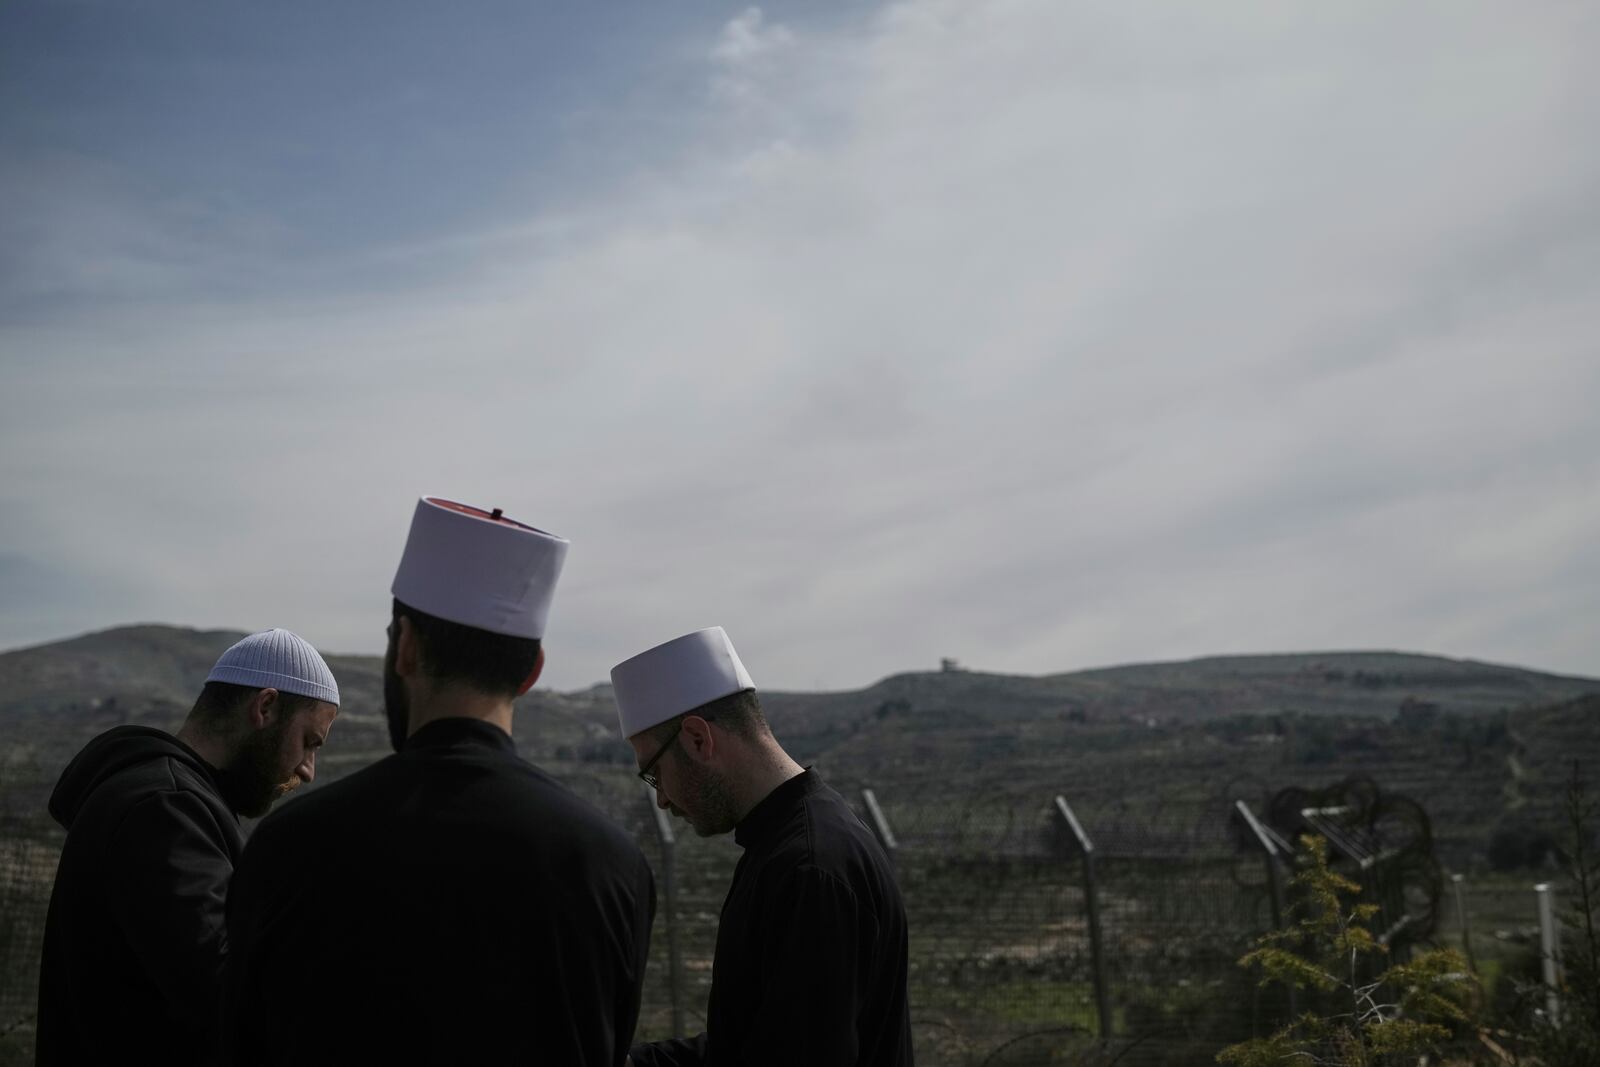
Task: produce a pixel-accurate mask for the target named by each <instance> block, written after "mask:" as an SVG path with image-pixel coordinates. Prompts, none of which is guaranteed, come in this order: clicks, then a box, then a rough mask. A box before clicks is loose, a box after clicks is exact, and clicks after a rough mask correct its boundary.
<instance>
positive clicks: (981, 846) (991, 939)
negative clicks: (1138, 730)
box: [0, 764, 1538, 1067]
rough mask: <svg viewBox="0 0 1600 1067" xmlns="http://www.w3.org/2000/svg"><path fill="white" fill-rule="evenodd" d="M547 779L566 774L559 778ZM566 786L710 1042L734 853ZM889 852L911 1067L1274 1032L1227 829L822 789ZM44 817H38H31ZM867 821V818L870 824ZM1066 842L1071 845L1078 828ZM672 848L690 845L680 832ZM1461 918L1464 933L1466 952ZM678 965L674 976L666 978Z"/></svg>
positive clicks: (1210, 1042) (1500, 949) (37, 853)
mask: <svg viewBox="0 0 1600 1067" xmlns="http://www.w3.org/2000/svg"><path fill="white" fill-rule="evenodd" d="M557 770H558V771H559V770H560V768H557ZM565 770H566V773H565V774H563V778H564V780H565V781H566V782H567V784H568V785H569V786H570V787H571V788H572V789H573V790H574V791H575V792H577V793H578V794H579V795H581V796H583V797H585V798H586V799H589V800H590V801H592V802H594V803H595V804H597V805H598V806H599V807H600V808H601V809H602V810H604V811H605V812H607V814H609V815H610V816H611V817H612V818H613V819H615V820H617V821H618V822H619V823H620V824H621V825H623V826H624V827H625V828H627V829H628V831H629V832H630V833H632V834H633V835H634V836H635V838H636V839H637V840H638V841H639V843H640V845H641V847H642V848H643V849H644V851H645V853H646V855H647V856H648V858H649V860H650V862H651V864H652V866H653V867H654V869H655V870H656V872H657V881H658V897H659V899H658V912H657V920H656V927H655V936H654V943H653V945H652V948H651V957H650V964H649V968H648V971H647V973H646V988H645V998H644V1010H643V1012H642V1014H641V1018H640V1024H639V1037H640V1039H642V1040H649V1039H656V1038H663V1037H668V1036H672V1035H673V1034H674V1033H678V1032H687V1033H694V1032H697V1031H698V1030H699V1029H701V1028H703V1026H704V1022H705V1007H706V998H707V994H708V992H709V990H710V985H711V963H712V956H713V952H714V946H715V941H716V931H717V922H718V915H719V913H720V910H721V907H722V900H723V897H724V895H725V893H726V891H727V888H728V884H729V881H730V879H731V877H732V873H733V868H734V865H735V863H736V861H737V859H738V856H739V849H738V847H737V846H736V845H735V844H734V843H733V841H732V840H731V837H726V836H724V837H718V838H710V839H702V838H698V837H695V836H694V835H693V834H692V833H672V832H671V830H672V828H671V827H670V826H669V827H666V828H665V831H664V829H663V824H662V823H660V822H659V821H658V819H657V818H656V812H655V810H654V808H653V805H652V804H651V802H650V798H649V797H648V796H647V795H646V794H645V792H644V790H643V789H642V787H641V786H640V785H639V784H638V782H637V781H635V780H634V779H633V778H632V776H631V775H629V774H627V773H626V771H625V770H624V769H621V768H610V767H603V768H592V767H584V766H582V765H577V764H572V765H568V767H567V768H565ZM831 784H833V785H834V786H835V787H836V788H839V789H840V791H841V792H842V793H844V794H845V796H846V797H847V798H848V799H849V800H850V801H851V802H852V803H853V804H855V805H856V807H857V810H858V812H859V813H860V814H861V815H862V817H863V821H865V822H867V823H868V825H870V826H874V827H875V829H876V830H877V831H878V832H879V834H880V839H882V840H884V841H885V843H886V844H888V845H890V846H892V847H891V848H890V851H891V855H892V862H893V863H894V865H895V868H896V872H897V876H898V878H899V880H900V884H901V887H902V891H903V894H904V897H905V902H906V908H907V912H908V916H909V921H910V943H911V949H910V999H911V1007H912V1021H913V1033H914V1039H915V1042H916V1053H917V1062H918V1063H920V1064H924V1065H929V1067H941V1065H963V1067H967V1065H971V1067H977V1065H983V1064H990V1065H1001V1064H1011V1065H1016V1064H1031V1063H1054V1064H1099V1063H1110V1062H1111V1061H1112V1060H1116V1061H1117V1062H1118V1063H1120V1064H1125V1065H1128V1067H1137V1065H1147V1067H1149V1065H1158V1064H1174V1065H1176V1064H1185V1065H1187V1064H1195V1063H1208V1062H1211V1061H1212V1059H1213V1057H1214V1055H1215V1053H1216V1051H1217V1050H1218V1049H1220V1048H1221V1047H1222V1046H1224V1045H1226V1044H1228V1043H1230V1042H1233V1041H1237V1040H1241V1039H1244V1038H1247V1037H1250V1036H1252V1035H1254V1034H1262V1033H1265V1032H1267V1031H1269V1030H1271V1029H1272V1028H1274V1027H1276V1026H1277V1025H1278V1024H1280V1023H1281V1022H1282V1021H1283V1020H1284V1018H1285V1017H1286V1013H1287V1011H1288V1008H1289V1005H1288V1003H1287V1002H1286V1000H1285V998H1284V997H1283V996H1282V994H1281V993H1278V992H1275V991H1270V990H1268V991H1263V990H1261V989H1259V988H1258V987H1257V986H1256V983H1255V981H1254V979H1253V977H1252V976H1251V975H1249V974H1247V973H1245V972H1244V971H1242V970H1241V969H1240V968H1239V967H1238V965H1237V960H1238V958H1239V956H1241V955H1242V954H1243V953H1244V952H1245V951H1246V950H1247V949H1248V947H1249V946H1250V944H1251V942H1252V940H1253V939H1254V938H1255V937H1257V936H1259V935H1260V934H1261V933H1263V932H1265V931H1266V930H1268V929H1270V928H1271V927H1272V925H1273V923H1274V921H1276V920H1278V919H1279V910H1280V909H1281V889H1282V887H1281V884H1280V885H1279V886H1278V887H1277V888H1278V891H1279V896H1280V899H1279V900H1277V901H1275V900H1274V884H1273V883H1274V879H1275V878H1276V877H1282V876H1283V874H1284V872H1283V870H1282V868H1281V866H1280V867H1279V868H1277V870H1278V874H1276V875H1275V874H1274V870H1275V868H1274V861H1273V860H1272V859H1271V858H1270V857H1269V856H1267V855H1265V854H1264V852H1263V850H1262V849H1261V847H1260V841H1259V838H1257V837H1255V836H1254V835H1252V833H1251V832H1250V829H1249V827H1248V826H1246V825H1243V823H1242V821H1241V819H1240V818H1239V817H1238V814H1237V812H1236V811H1235V810H1234V809H1230V808H1228V807H1226V806H1224V805H1223V804H1221V803H1218V804H1215V805H1212V806H1195V805H1193V804H1184V803H1176V802H1174V803H1165V804H1164V803H1162V802H1161V800H1160V799H1159V798H1155V799H1149V798H1148V797H1146V802H1145V803H1144V804H1143V806H1141V807H1129V806H1125V805H1121V804H1111V803H1107V802H1104V801H1091V802H1089V803H1087V804H1085V805H1084V806H1083V807H1081V808H1078V809H1076V810H1075V809H1074V808H1073V805H1072V804H1071V798H1070V796H1067V795H1062V796H1060V797H1059V798H1058V797H1057V796H1054V795H1048V794H1040V795H1031V794H1026V795H1024V794H1015V795H1006V794H991V795H986V796H983V797H981V798H973V797H964V796H961V795H958V794H956V793H955V792H954V791H953V790H951V789H949V788H947V787H944V786H937V785H929V784H923V785H920V786H917V787H915V788H911V787H900V788H886V787H879V788H877V789H875V790H873V801H874V803H869V802H868V801H867V799H866V796H865V793H864V789H865V787H866V785H867V783H863V782H851V781H843V780H833V781H832V783H831ZM41 807H42V805H41ZM874 807H875V808H876V809H877V810H876V812H874V811H873V810H872V809H873V808H874ZM17 811H18V809H17V807H16V806H15V805H13V806H12V807H11V812H12V814H10V815H7V816H5V817H4V818H0V968H3V969H0V1067H4V1065H8V1064H14V1063H31V1062H32V1044H33V1028H32V1017H33V1013H34V1010H35V1000H36V996H37V980H38V962H39V952H40V945H41V939H42V935H43V928H44V919H45V912H46V908H47V906H48V901H49V896H50V888H51V884H52V881H53V878H54V874H55V866H56V860H57V857H58V855H59V851H60V845H61V834H60V831H59V828H58V827H55V826H54V824H53V823H50V822H49V821H48V819H47V818H45V817H43V813H42V811H40V812H39V813H38V814H37V815H29V816H26V817H24V816H19V815H18V814H16V813H17ZM1074 823H1076V826H1074ZM674 825H675V826H676V827H677V828H678V829H679V830H682V829H684V824H682V823H676V824H674ZM1458 890H1459V891H1460V892H1461V893H1463V894H1464V896H1463V900H1464V901H1465V904H1464V906H1463V908H1462V909H1461V912H1460V913H1461V915H1470V916H1472V917H1473V918H1472V922H1471V923H1470V924H1468V925H1469V927H1470V929H1469V930H1468V932H1467V935H1466V940H1465V941H1463V940H1462V935H1461V931H1460V929H1459V928H1460V925H1461V924H1460V922H1459V919H1458V915H1457V910H1456V905H1455V896H1454V893H1455V892H1456V891H1458ZM1441 919H1442V921H1441V924H1440V934H1439V936H1440V938H1441V939H1444V940H1446V941H1450V942H1452V943H1461V944H1464V945H1465V946H1466V947H1468V948H1472V949H1475V950H1476V957H1477V960H1478V963H1479V965H1480V966H1481V967H1482V968H1484V969H1485V971H1486V972H1492V971H1493V970H1495V969H1497V968H1510V967H1513V966H1516V967H1525V957H1527V956H1528V955H1529V953H1530V952H1532V953H1534V954H1536V953H1537V945H1536V944H1533V945H1532V947H1531V948H1530V947H1529V946H1530V939H1533V938H1535V935H1536V927H1537V921H1538V920H1537V916H1536V914H1535V911H1534V901H1533V895H1532V893H1531V891H1530V890H1529V889H1527V888H1520V889H1517V890H1515V891H1511V890H1507V891H1503V892H1501V891H1495V892H1490V891H1489V890H1487V889H1484V890H1482V891H1479V890H1476V889H1475V888H1474V887H1473V886H1472V885H1471V883H1470V882H1469V883H1467V884H1465V885H1464V886H1463V885H1458V884H1455V883H1452V885H1451V887H1450V890H1448V891H1447V893H1446V895H1445V897H1444V898H1443V915H1442V916H1441ZM674 955H676V961H674Z"/></svg>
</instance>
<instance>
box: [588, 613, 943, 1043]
mask: <svg viewBox="0 0 1600 1067" xmlns="http://www.w3.org/2000/svg"><path fill="white" fill-rule="evenodd" d="M611 684H612V688H613V690H614V692H615V695H616V701H617V712H618V716H619V718H620V719H621V722H622V734H623V736H624V737H625V738H627V740H628V743H629V744H630V745H631V746H632V747H633V751H634V755H635V757H636V758H637V760H638V764H639V776H640V777H641V778H643V779H644V781H645V783H646V784H647V785H649V786H650V787H651V788H652V789H654V790H655V791H656V803H657V804H659V805H660V806H661V807H663V808H667V809H670V810H671V811H672V813H673V814H674V815H678V816H681V817H683V818H685V819H688V820H689V823H690V824H691V825H692V826H693V827H694V829H695V832H696V833H698V834H700V835H701V836H702V837H704V836H710V835H712V834H723V833H727V832H728V831H730V830H731V831H733V835H734V840H735V841H737V842H738V844H739V845H740V847H742V848H743V849H744V855H743V856H741V857H740V859H739V865H738V867H737V868H736V869H735V870H734V874H733V884H732V886H731V887H730V888H729V890H728V896H727V900H726V901H725V902H724V903H723V905H722V919H721V924H720V925H719V926H718V928H717V948H716V956H715V958H714V960H713V962H712V972H711V998H710V1003H709V1005H708V1007H707V1011H706V1031H705V1033H703V1034H700V1035H699V1036H698V1037H695V1038H692V1039H681V1038H680V1039H676V1040H672V1041H666V1042H661V1043H658V1044H652V1045H641V1046H638V1047H636V1048H634V1049H633V1050H632V1051H631V1053H630V1057H631V1061H632V1063H633V1064H635V1065H636V1067H682V1065H689V1064H713V1063H714V1064H716V1065H717V1067H725V1065H737V1064H796V1065H799V1064H805V1065H808V1067H814V1065H817V1064H827V1065H829V1067H848V1065H851V1064H862V1065H865V1064H873V1065H885V1067H902V1065H909V1064H910V1063H911V1016H910V1012H909V1008H908V1003H907V999H906V913H905V904H904V902H903V901H902V900H901V897H900V890H899V887H898V886H897V885H896V883H895V879H894V874H893V871H892V870H891V868H890V866H889V860H888V857H886V856H885V855H884V853H883V849H882V848H881V847H879V845H878V842H877V841H876V840H875V839H874V838H873V836H872V833H871V832H870V831H869V830H868V829H867V828H866V826H864V825H863V824H862V822H861V820H860V819H858V818H856V816H855V813H854V812H852V811H851V810H850V807H849V805H848V804H846V803H845V801H844V798H843V797H841V796H840V795H839V794H838V793H837V792H835V791H834V790H833V789H831V788H829V787H828V786H827V785H825V784H824V783H823V781H822V779H821V778H820V777H819V776H818V775H817V773H816V771H814V770H807V769H803V768H802V767H801V766H800V765H799V764H798V763H796V762H795V761H794V760H792V759H790V758H789V755H788V754H787V753H786V752H784V750H783V748H782V746H780V745H779V744H778V742H777V740H776V739H775V738H774V737H773V736H772V731H771V730H770V729H769V728H768V726H767V722H766V719H765V717H764V716H763V714H762V711H761V702H760V701H759V700H758V699H757V697H756V693H755V684H754V683H753V682H752V681H751V680H750V674H749V672H748V671H746V670H745V667H744V664H743V663H742V662H741V661H740V659H739V654H738V653H737V652H736V651H734V647H733V642H732V641H730V640H728V635H727V633H725V632H724V631H723V629H722V627H720V626H714V627H712V628H711V629H709V630H698V631H696V632H694V633H691V634H685V635H684V636H683V637H679V638H677V639H676V640H673V641H668V642H667V643H666V644H664V645H658V646H657V647H655V648H652V649H650V650H649V651H648V652H643V653H641V654H639V655H637V656H635V657H633V658H632V659H630V660H627V661H626V662H623V663H619V664H618V665H617V666H616V667H614V668H612V671H611Z"/></svg>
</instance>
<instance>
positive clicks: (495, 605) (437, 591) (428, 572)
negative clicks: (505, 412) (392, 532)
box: [389, 496, 567, 638]
mask: <svg viewBox="0 0 1600 1067" xmlns="http://www.w3.org/2000/svg"><path fill="white" fill-rule="evenodd" d="M566 558H567V542H566V540H565V539H564V538H560V537H556V536H555V535H554V534H548V533H545V532H544V531H543V530H536V529H534V528H533V527H532V526H524V525H523V524H522V523H520V522H517V521H515V520H513V519H508V518H506V517H505V516H504V515H503V514H502V513H501V512H500V509H499V508H495V509H494V510H493V511H484V510H483V509H482V508H475V507H471V506H469V505H466V504H457V503H456V502H455V501H453V500H445V499H443V498H441V497H436V496H425V497H423V498H422V499H421V500H418V501H417V510H416V512H415V513H414V514H413V515H412V516H411V533H410V534H409V535H408V536H407V537H406V549H405V552H404V553H402V554H401V556H400V569H399V570H397V571H396V572H395V576H394V584H393V585H392V586H390V587H389V591H390V592H392V593H393V594H394V595H395V599H397V600H399V601H400V602H401V603H402V604H405V605H406V606H407V607H412V608H416V609H417V610H418V611H422V612H426V613H427V614H429V615H434V616H437V617H438V618H441V619H444V620H445V621H447V622H455V623H460V624H461V625H463V626H474V627H476V628H478V629H480V630H488V631H489V632H490V633H496V634H506V635H508V636H511V637H533V638H541V637H543V636H544V627H545V622H546V620H548V619H549V617H550V601H551V600H553V599H554V598H555V593H556V579H557V578H559V577H561V564H562V563H563V561H565V560H566Z"/></svg>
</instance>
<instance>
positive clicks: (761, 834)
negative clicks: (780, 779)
mask: <svg viewBox="0 0 1600 1067" xmlns="http://www.w3.org/2000/svg"><path fill="white" fill-rule="evenodd" d="M821 788H822V777H821V776H820V775H818V774H817V772H816V771H814V770H812V769H811V768H810V767H807V768H806V769H805V770H804V771H801V772H800V773H799V774H797V775H795V776H794V777H793V778H791V779H789V780H788V781H787V782H784V783H783V784H782V785H780V786H779V787H778V788H776V789H774V790H773V791H772V792H770V793H768V794H767V795H766V796H765V797H764V798H762V800H761V802H760V803H759V804H757V805H756V806H755V807H753V808H751V809H750V812H749V814H747V815H746V816H745V817H744V818H743V819H741V820H740V821H739V825H738V826H736V827H734V828H733V839H734V841H736V842H738V845H739V847H740V848H749V847H750V846H751V845H754V844H757V843H759V842H761V841H763V840H765V839H766V838H768V837H771V836H772V835H773V834H774V833H776V832H777V831H778V829H779V828H781V827H782V826H783V824H784V823H785V822H787V821H788V818H789V816H790V815H792V814H793V813H794V811H795V809H797V808H799V807H800V805H801V803H803V802H804V801H805V798H806V797H807V796H809V795H810V794H812V793H814V792H816V791H817V790H818V789H821Z"/></svg>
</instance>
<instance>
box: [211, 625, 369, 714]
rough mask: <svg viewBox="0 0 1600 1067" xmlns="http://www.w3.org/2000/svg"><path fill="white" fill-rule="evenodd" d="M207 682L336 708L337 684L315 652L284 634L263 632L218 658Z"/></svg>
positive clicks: (300, 640)
mask: <svg viewBox="0 0 1600 1067" xmlns="http://www.w3.org/2000/svg"><path fill="white" fill-rule="evenodd" d="M206 681H208V682H227V683H229V684H230V685H247V686H249V687H250V688H251V689H276V690H277V691H278V692H280V693H293V694H295V695H296V696H302V697H310V698H311V699H313V700H326V701H327V702H328V703H329V704H332V705H334V706H335V707H337V706H338V704H339V683H338V682H336V681H334V680H333V672H332V671H330V670H329V669H328V665H327V664H326V663H325V662H323V659H322V657H321V656H319V655H318V654H317V650H316V649H314V648H312V647H311V645H310V644H308V643H307V642H306V641H305V639H304V638H301V637H297V636H296V635H294V634H292V633H290V632H289V631H288V630H263V631H262V632H261V633H258V634H251V635H250V636H249V637H247V638H245V639H244V640H243V641H240V642H239V643H238V644H236V645H234V646H233V647H232V648H230V649H228V651H226V652H224V653H223V654H222V658H221V659H219V660H217V664H216V666H214V667H212V668H211V673H210V674H208V675H206Z"/></svg>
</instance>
